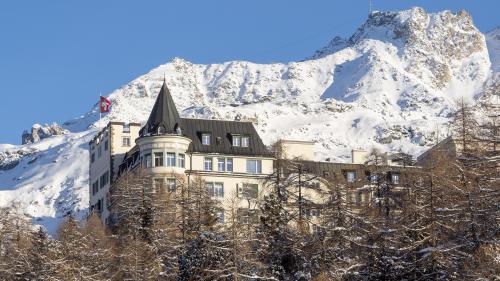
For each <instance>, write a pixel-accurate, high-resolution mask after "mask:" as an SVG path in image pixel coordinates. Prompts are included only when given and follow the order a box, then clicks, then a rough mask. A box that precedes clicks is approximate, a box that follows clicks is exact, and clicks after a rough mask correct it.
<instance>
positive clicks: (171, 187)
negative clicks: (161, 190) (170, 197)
mask: <svg viewBox="0 0 500 281" xmlns="http://www.w3.org/2000/svg"><path fill="white" fill-rule="evenodd" d="M167 187H168V192H175V191H176V190H177V182H176V181H175V178H167Z"/></svg>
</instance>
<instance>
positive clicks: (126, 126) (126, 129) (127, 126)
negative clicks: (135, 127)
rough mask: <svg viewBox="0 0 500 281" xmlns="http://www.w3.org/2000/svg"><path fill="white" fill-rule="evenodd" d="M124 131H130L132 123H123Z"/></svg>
mask: <svg viewBox="0 0 500 281" xmlns="http://www.w3.org/2000/svg"><path fill="white" fill-rule="evenodd" d="M123 132H124V133H130V124H123Z"/></svg>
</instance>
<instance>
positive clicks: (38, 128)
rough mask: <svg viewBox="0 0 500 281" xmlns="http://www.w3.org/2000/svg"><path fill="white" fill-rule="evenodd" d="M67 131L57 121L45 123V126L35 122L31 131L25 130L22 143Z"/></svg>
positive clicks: (32, 141)
mask: <svg viewBox="0 0 500 281" xmlns="http://www.w3.org/2000/svg"><path fill="white" fill-rule="evenodd" d="M67 133H68V131H67V130H65V129H63V128H62V127H61V126H59V125H57V124H56V123H53V124H52V125H48V124H45V125H44V126H42V125H40V124H35V125H33V127H31V133H30V132H28V131H24V132H23V135H22V144H29V143H35V142H38V141H40V140H41V139H45V138H48V137H50V136H58V135H65V134H67Z"/></svg>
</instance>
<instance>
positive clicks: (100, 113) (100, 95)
mask: <svg viewBox="0 0 500 281" xmlns="http://www.w3.org/2000/svg"><path fill="white" fill-rule="evenodd" d="M101 97H102V94H101V92H99V132H100V131H101V115H102V112H101Z"/></svg>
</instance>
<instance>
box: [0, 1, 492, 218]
mask: <svg viewBox="0 0 500 281" xmlns="http://www.w3.org/2000/svg"><path fill="white" fill-rule="evenodd" d="M488 38H493V37H492V36H491V35H490V34H489V35H488ZM488 42H489V43H488V44H489V46H490V48H491V46H493V45H491V44H492V43H491V42H494V41H491V39H489V41H488ZM495 46H497V45H495ZM496 54H498V52H497V53H496ZM490 55H491V53H490V54H488V49H487V45H486V41H485V37H484V36H483V35H482V34H481V33H480V32H479V31H478V30H477V29H476V28H475V27H474V25H473V23H472V20H471V18H470V16H469V15H468V14H467V13H464V12H461V13H458V14H453V13H451V12H448V11H444V12H441V13H437V14H428V13H426V12H425V11H424V10H422V9H420V8H414V9H411V10H408V11H402V12H374V13H372V14H371V15H370V17H369V18H368V20H367V21H366V22H365V23H364V24H363V25H362V26H361V27H360V28H359V29H358V30H357V31H356V32H355V33H354V34H353V36H351V37H350V38H348V39H341V38H336V39H334V40H333V41H332V42H331V43H330V44H328V45H327V46H326V47H324V48H322V49H320V50H319V51H317V52H316V53H315V54H314V55H313V56H312V57H311V58H309V59H307V60H305V61H301V62H290V63H287V64H255V63H251V62H245V61H233V62H227V63H223V64H210V65H201V64H193V63H190V62H188V61H185V60H182V59H179V58H176V59H174V60H172V61H171V62H169V63H167V64H164V65H160V66H158V67H157V68H155V69H153V70H151V71H150V72H149V73H147V74H145V75H143V76H140V77H138V78H137V79H135V80H133V81H131V82H130V83H129V84H128V85H125V86H123V87H121V88H120V89H117V90H115V91H114V92H112V93H111V94H110V98H111V100H112V102H113V107H112V112H111V113H110V114H109V115H108V116H106V118H105V119H104V120H103V125H104V123H105V122H106V121H107V120H117V121H126V122H127V121H134V122H143V121H145V119H146V118H147V116H148V114H149V111H150V109H151V107H152V105H153V103H154V99H155V98H156V95H157V93H158V92H159V89H160V86H161V84H162V81H163V77H164V76H165V77H166V79H167V84H168V85H169V88H170V90H171V92H172V94H173V97H174V100H175V102H176V104H177V106H178V108H179V111H180V112H181V115H183V116H185V117H201V118H218V119H230V120H251V121H253V122H255V125H256V127H257V129H258V131H259V133H260V134H261V136H262V137H263V139H264V141H265V142H266V143H268V144H269V143H271V142H272V141H274V140H276V139H278V138H287V139H302V140H314V141H316V142H317V145H316V149H317V155H316V158H317V159H318V160H325V159H327V158H330V159H331V160H335V161H348V160H349V159H348V155H349V152H350V150H351V149H352V148H365V149H369V148H371V147H374V146H376V147H379V148H381V149H385V150H389V149H391V150H403V151H405V152H409V153H413V154H418V153H420V152H421V151H423V150H425V149H426V148H427V147H428V146H430V145H432V144H433V143H435V142H436V141H437V140H438V137H444V136H445V135H446V134H447V131H446V126H445V124H446V122H448V121H449V117H450V113H451V112H452V110H453V106H454V100H455V99H456V98H458V97H462V96H464V97H466V98H468V99H471V100H472V99H475V98H477V97H478V96H479V95H480V93H481V92H482V90H483V85H485V84H487V83H486V82H487V81H488V80H489V79H490V78H491V68H490V66H491V64H490ZM491 57H492V60H493V61H494V63H497V62H498V60H495V59H494V56H491ZM96 110H97V108H96V105H94V106H93V108H92V110H91V111H89V112H88V113H86V114H84V115H82V116H80V117H78V118H76V119H74V120H71V121H69V122H66V123H65V124H64V127H65V128H66V129H68V130H69V131H71V132H72V133H70V134H68V135H64V136H57V137H52V138H49V139H44V140H42V141H41V142H39V143H36V144H32V145H26V146H9V145H3V146H0V169H2V168H1V167H2V165H4V167H6V168H8V169H4V170H3V171H1V172H0V190H2V191H0V192H1V193H0V205H11V204H14V203H15V204H18V205H19V206H20V208H21V209H23V210H24V211H25V213H26V214H28V215H30V216H33V217H35V218H46V219H45V221H43V223H45V222H46V221H48V222H50V220H47V218H54V217H61V216H63V215H64V214H66V213H67V212H68V211H71V210H81V209H84V208H85V207H86V205H87V200H88V194H87V193H88V191H87V183H86V179H87V176H88V162H87V161H88V155H87V153H86V148H87V145H86V143H87V141H88V140H89V139H90V137H91V136H92V135H93V134H94V133H95V132H96V130H95V128H96V127H97V124H96V123H95V122H96V120H97V115H98V114H97V111H96ZM436 132H437V133H436ZM2 151H3V152H4V156H3V158H2V156H1V155H2V154H1V152H2ZM6 151H7V152H9V155H7V156H5V155H6V153H5V152H6ZM19 151H21V152H19ZM34 157H39V158H37V160H35V162H33V163H31V164H29V162H30V161H31V159H32V158H34ZM16 161H19V162H18V164H17V166H15V165H14V164H12V163H16ZM9 163H10V164H9ZM12 166H14V168H12Z"/></svg>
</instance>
